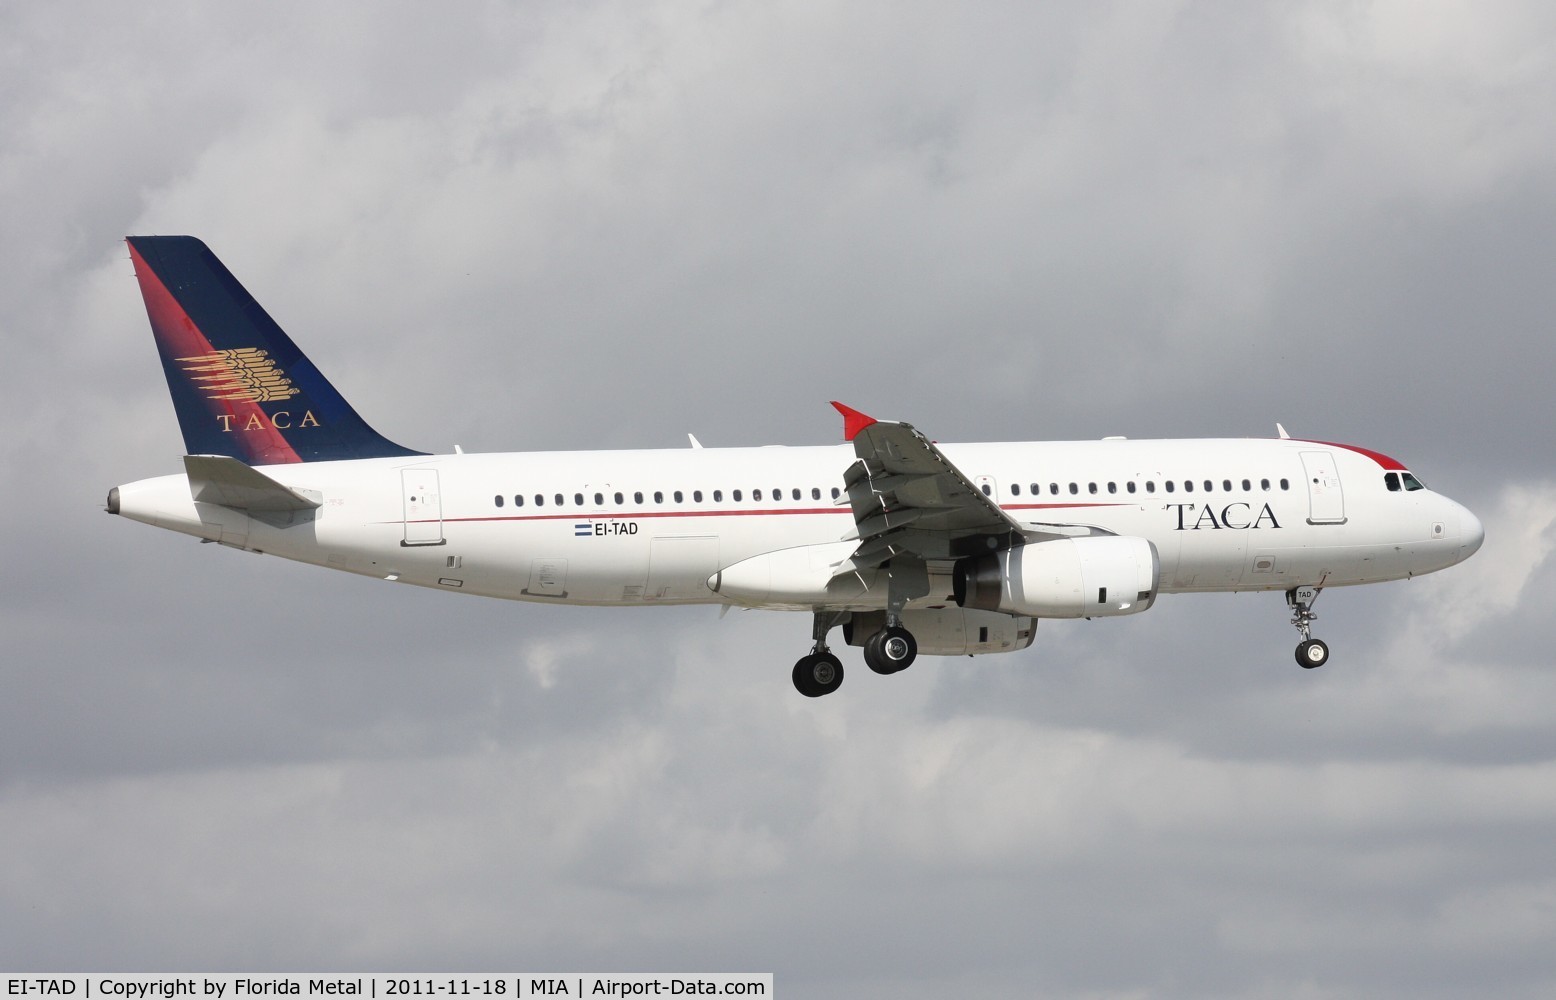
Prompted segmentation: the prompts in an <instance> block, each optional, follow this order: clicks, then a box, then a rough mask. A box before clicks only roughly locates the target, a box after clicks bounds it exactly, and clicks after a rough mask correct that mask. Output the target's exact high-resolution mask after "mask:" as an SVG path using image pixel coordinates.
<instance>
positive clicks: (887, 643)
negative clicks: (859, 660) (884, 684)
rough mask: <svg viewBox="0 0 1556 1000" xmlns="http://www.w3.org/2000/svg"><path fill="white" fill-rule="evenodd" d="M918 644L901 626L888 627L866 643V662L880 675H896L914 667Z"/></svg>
mask: <svg viewBox="0 0 1556 1000" xmlns="http://www.w3.org/2000/svg"><path fill="white" fill-rule="evenodd" d="M916 656H918V642H917V641H916V640H915V639H914V638H913V633H912V632H909V631H908V630H907V629H905V628H903V627H902V626H901V625H887V626H886V627H885V628H883V629H881V630H880V631H879V632H877V633H875V634H874V635H872V636H870V638H868V639H866V640H865V641H864V662H865V663H866V664H867V665H868V666H869V667H870V669H871V670H873V671H875V672H876V673H878V674H894V673H896V672H897V671H899V670H906V669H908V668H909V667H911V666H912V665H913V660H914V658H915V657H916Z"/></svg>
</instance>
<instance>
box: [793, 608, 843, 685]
mask: <svg viewBox="0 0 1556 1000" xmlns="http://www.w3.org/2000/svg"><path fill="white" fill-rule="evenodd" d="M846 615H847V613H846V612H845V613H843V614H838V613H836V612H832V611H817V612H816V613H815V616H814V620H813V623H812V625H811V635H812V637H813V638H814V639H815V640H816V643H815V645H814V646H812V647H811V651H810V655H808V656H802V657H800V662H798V663H796V664H795V665H794V687H795V690H797V691H799V693H800V694H802V695H804V696H805V697H807V698H820V697H821V696H822V695H824V694H831V693H832V692H833V691H836V690H837V689H838V688H839V687H841V686H842V684H843V663H842V661H841V660H839V659H838V658H837V657H835V656H833V655H832V652H831V650H829V649H827V633H828V632H830V631H832V626H834V625H836V624H837V623H838V622H839V621H842V620H843V618H845V617H846Z"/></svg>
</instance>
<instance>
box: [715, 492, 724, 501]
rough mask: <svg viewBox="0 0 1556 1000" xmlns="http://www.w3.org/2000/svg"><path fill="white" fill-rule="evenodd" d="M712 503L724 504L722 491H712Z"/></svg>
mask: <svg viewBox="0 0 1556 1000" xmlns="http://www.w3.org/2000/svg"><path fill="white" fill-rule="evenodd" d="M713 502H714V503H723V502H724V491H723V490H714V491H713Z"/></svg>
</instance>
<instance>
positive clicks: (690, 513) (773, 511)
mask: <svg viewBox="0 0 1556 1000" xmlns="http://www.w3.org/2000/svg"><path fill="white" fill-rule="evenodd" d="M1128 506H1130V505H1129V504H1122V503H1039V504H1011V505H1009V506H1007V507H1003V508H1001V509H1003V510H1076V509H1080V508H1093V507H1128ZM795 514H847V515H849V516H850V517H852V516H853V511H851V510H849V509H848V508H847V507H801V508H798V509H793V508H770V509H766V510H644V511H630V512H623V513H599V512H595V513H589V512H588V511H573V512H572V513H569V514H492V515H489V516H485V517H445V518H435V517H429V518H424V519H422V520H419V521H412V522H411V523H412V524H436V523H437V522H439V521H442V523H444V524H473V523H479V522H483V521H630V520H632V519H634V518H650V517H767V516H773V515H786V516H787V515H795ZM378 523H379V524H402V523H404V522H402V521H379V522H378Z"/></svg>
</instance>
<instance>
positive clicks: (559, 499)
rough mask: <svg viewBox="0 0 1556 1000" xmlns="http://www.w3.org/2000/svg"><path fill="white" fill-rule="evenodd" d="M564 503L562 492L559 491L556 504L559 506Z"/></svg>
mask: <svg viewBox="0 0 1556 1000" xmlns="http://www.w3.org/2000/svg"><path fill="white" fill-rule="evenodd" d="M562 503H563V501H562V494H560V493H558V494H557V495H556V505H557V506H558V507H560V506H562Z"/></svg>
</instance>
